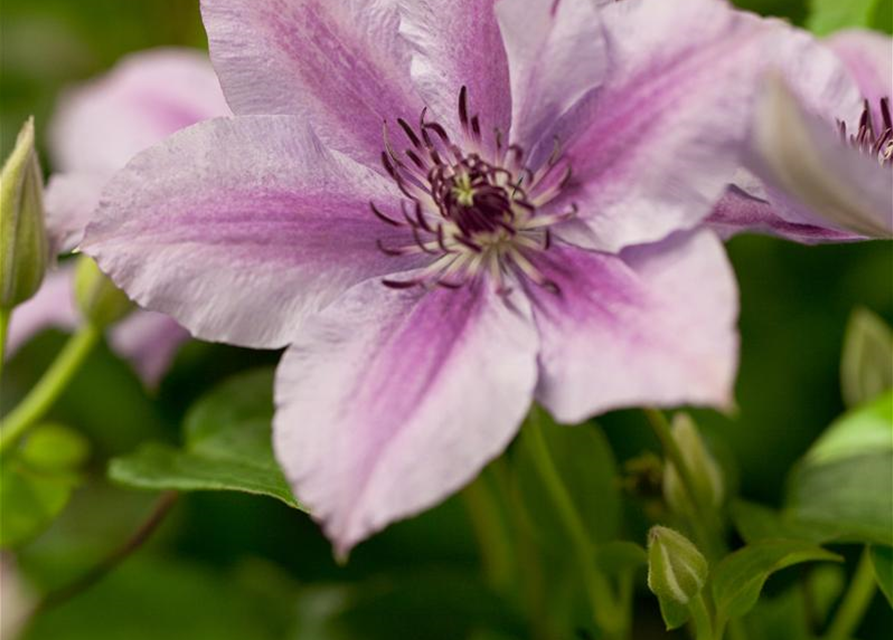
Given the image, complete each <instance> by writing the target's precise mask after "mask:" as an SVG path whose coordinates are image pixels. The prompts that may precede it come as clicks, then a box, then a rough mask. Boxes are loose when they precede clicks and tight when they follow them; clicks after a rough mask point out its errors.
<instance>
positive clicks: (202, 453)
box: [109, 369, 301, 509]
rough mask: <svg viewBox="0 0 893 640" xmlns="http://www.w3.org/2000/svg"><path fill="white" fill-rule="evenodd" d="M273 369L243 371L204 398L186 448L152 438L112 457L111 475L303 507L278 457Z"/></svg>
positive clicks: (192, 415)
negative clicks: (275, 450) (274, 442)
mask: <svg viewBox="0 0 893 640" xmlns="http://www.w3.org/2000/svg"><path fill="white" fill-rule="evenodd" d="M272 389H273V372H272V370H270V369H264V370H259V371H252V372H249V373H245V374H240V375H238V376H236V377H234V378H232V379H230V380H228V381H226V382H224V383H223V384H221V385H220V386H219V387H217V388H216V389H214V390H213V391H211V392H210V393H209V394H207V395H206V396H204V397H203V398H201V399H200V400H199V401H198V402H197V403H196V404H195V405H194V406H193V408H192V409H191V410H190V412H189V414H188V415H187V416H186V420H185V423H184V439H185V444H184V447H183V448H182V449H178V448H176V447H172V446H170V445H165V444H157V443H149V444H146V445H143V446H142V447H140V448H139V449H138V450H137V451H136V453H134V454H132V455H129V456H126V457H123V458H116V459H114V460H112V462H111V465H110V467H109V476H110V477H111V478H112V479H113V480H114V481H116V482H119V483H121V484H124V485H127V486H130V487H136V488H141V489H156V490H167V489H177V490H180V491H241V492H245V493H252V494H258V495H266V496H270V497H273V498H276V499H278V500H281V501H282V502H284V503H285V504H287V505H289V506H291V507H295V508H298V509H300V508H301V506H300V505H299V504H298V502H297V501H296V500H295V499H294V496H293V495H292V493H291V490H290V489H289V486H288V483H287V482H286V480H285V478H284V476H283V475H282V471H281V470H280V469H279V466H278V465H277V463H276V460H275V458H274V457H273V451H272V446H271V442H270V437H271V435H270V434H271V431H270V425H271V423H272V418H273V396H272Z"/></svg>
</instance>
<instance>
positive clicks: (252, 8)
mask: <svg viewBox="0 0 893 640" xmlns="http://www.w3.org/2000/svg"><path fill="white" fill-rule="evenodd" d="M202 15H203V17H204V23H205V28H206V29H207V31H208V39H209V43H210V47H211V59H212V60H213V61H214V66H215V68H216V69H217V73H218V74H219V76H220V82H221V84H222V85H223V90H224V92H225V94H226V98H227V100H228V101H229V104H230V106H231V107H232V108H233V111H235V112H236V114H239V115H242V114H290V115H296V116H300V117H301V118H302V119H303V120H305V121H306V122H308V123H310V124H311V125H312V126H313V128H314V131H315V132H316V133H317V134H318V135H319V136H320V138H321V139H322V140H323V141H324V142H325V143H326V144H327V145H329V146H331V147H333V148H335V149H338V150H340V151H343V152H346V153H349V154H350V155H352V156H353V157H354V158H357V159H358V160H361V161H363V162H366V163H368V164H375V165H376V166H377V163H378V158H379V155H380V154H381V151H382V122H384V121H385V120H389V121H393V120H394V119H395V118H397V117H400V116H402V117H404V118H412V119H415V118H417V117H418V114H419V113H420V111H421V108H422V102H421V100H419V99H418V98H417V97H416V95H415V94H414V90H413V88H412V82H411V79H410V71H409V67H410V60H409V47H408V44H407V43H406V42H405V41H403V39H402V38H401V37H400V36H399V33H398V29H399V22H400V20H399V15H398V13H397V9H396V2H395V1H393V0H203V2H202Z"/></svg>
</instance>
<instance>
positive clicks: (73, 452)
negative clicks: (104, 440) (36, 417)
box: [18, 424, 90, 471]
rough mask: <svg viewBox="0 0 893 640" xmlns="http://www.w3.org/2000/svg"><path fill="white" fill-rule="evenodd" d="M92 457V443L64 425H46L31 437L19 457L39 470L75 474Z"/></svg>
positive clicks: (38, 428)
mask: <svg viewBox="0 0 893 640" xmlns="http://www.w3.org/2000/svg"><path fill="white" fill-rule="evenodd" d="M89 455H90V443H89V442H87V439H86V438H84V436H82V435H81V434H80V433H78V432H77V431H74V430H73V429H69V428H68V427H65V426H62V425H60V424H43V425H40V426H38V427H35V429H34V430H33V431H32V432H31V433H30V434H28V437H27V439H26V440H25V441H24V443H23V444H22V446H21V449H20V450H19V452H18V456H19V458H21V459H22V460H23V461H24V462H26V463H27V464H29V465H30V466H33V467H35V468H38V469H45V470H49V471H72V470H74V469H77V468H78V467H80V466H81V465H83V464H84V463H85V462H86V461H87V458H88V456H89Z"/></svg>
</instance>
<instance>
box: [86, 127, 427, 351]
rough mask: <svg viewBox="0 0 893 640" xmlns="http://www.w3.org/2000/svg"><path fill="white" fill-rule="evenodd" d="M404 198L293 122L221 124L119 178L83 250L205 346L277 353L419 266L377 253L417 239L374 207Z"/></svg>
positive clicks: (154, 152) (184, 135)
mask: <svg viewBox="0 0 893 640" xmlns="http://www.w3.org/2000/svg"><path fill="white" fill-rule="evenodd" d="M394 190H395V189H394V187H393V185H392V183H391V182H390V181H389V180H387V179H386V178H383V177H382V176H380V175H379V174H377V173H375V172H374V171H372V170H371V169H367V168H365V167H363V166H361V165H359V164H357V163H356V162H354V161H353V160H350V159H349V158H347V157H345V156H343V155H342V154H339V153H337V152H333V151H332V152H330V151H328V150H326V149H325V148H324V147H323V146H322V145H321V144H320V142H319V140H317V139H316V137H315V136H314V135H313V134H312V133H311V132H310V131H309V129H307V127H306V125H305V124H304V123H303V122H301V121H300V120H299V119H297V118H293V117H290V116H244V117H239V118H233V119H218V120H211V121H207V122H203V123H201V124H198V125H195V126H194V127H192V128H190V129H187V130H185V131H182V132H180V133H178V134H175V135H174V136H172V137H171V138H168V140H167V141H165V142H164V143H162V144H161V145H159V146H156V147H154V148H152V149H150V150H148V151H146V152H144V153H142V154H140V155H139V156H137V157H136V158H135V159H134V160H133V161H132V162H131V163H130V164H129V165H128V167H127V168H126V169H125V170H124V171H122V172H120V173H119V174H118V175H117V176H116V177H115V178H114V179H113V180H112V182H111V183H110V184H109V186H108V187H107V189H106V191H105V194H104V196H103V202H102V204H101V205H100V207H99V209H98V212H97V216H96V218H95V219H94V222H93V223H92V224H91V225H90V226H89V227H88V229H87V234H86V237H85V240H84V243H83V249H84V251H85V252H87V253H88V254H90V255H92V256H94V257H95V258H96V259H97V261H98V263H99V265H100V267H101V268H102V269H103V270H104V271H105V272H106V273H108V274H109V275H111V276H112V278H113V279H114V280H115V282H116V283H117V284H118V285H119V286H120V287H121V288H122V289H124V290H125V291H126V292H127V293H128V294H129V295H130V296H131V297H132V298H133V299H134V300H136V302H137V303H139V304H140V305H141V306H143V307H146V308H148V309H152V310H155V311H160V312H162V313H165V314H167V315H170V316H172V317H173V318H175V319H176V320H177V321H178V322H179V323H180V324H181V325H183V326H184V327H186V328H187V329H189V330H190V331H191V332H192V333H193V335H195V336H197V337H199V338H203V339H207V340H217V341H223V342H229V343H234V344H241V345H245V346H252V347H280V346H284V345H285V344H287V343H289V342H290V341H291V339H292V338H293V337H294V332H295V331H296V330H297V327H298V325H299V323H300V319H301V317H302V316H304V315H305V314H307V313H313V312H315V311H316V310H318V309H319V308H321V307H323V306H325V305H326V304H327V303H328V302H330V301H331V300H333V299H334V298H335V297H337V296H338V295H339V294H340V293H341V292H343V291H345V290H346V289H348V288H349V287H351V286H352V285H354V284H356V283H357V282H360V281H362V280H364V279H366V278H370V277H373V276H376V275H381V274H385V273H393V272H396V271H399V270H401V269H405V268H409V267H414V266H416V263H415V262H413V260H414V259H413V258H396V257H391V256H387V255H385V254H384V253H382V252H381V251H380V250H379V249H378V247H377V246H376V241H381V242H383V243H384V244H385V245H387V246H389V247H395V246H406V245H409V244H412V240H411V238H406V237H405V236H404V233H405V231H404V229H403V228H395V227H393V226H389V225H387V224H385V223H383V222H381V221H380V220H378V219H377V218H375V216H373V215H372V213H371V211H370V208H369V200H370V199H375V200H376V201H377V202H378V204H379V205H380V206H382V207H383V208H385V209H387V208H388V205H389V204H390V203H391V202H393V200H394ZM392 215H394V214H393V213H392Z"/></svg>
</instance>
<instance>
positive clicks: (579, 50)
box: [496, 0, 608, 151]
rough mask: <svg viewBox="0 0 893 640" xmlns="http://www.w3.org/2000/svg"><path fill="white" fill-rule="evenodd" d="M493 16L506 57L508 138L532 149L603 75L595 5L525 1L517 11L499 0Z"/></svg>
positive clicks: (577, 0)
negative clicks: (509, 108) (509, 91)
mask: <svg viewBox="0 0 893 640" xmlns="http://www.w3.org/2000/svg"><path fill="white" fill-rule="evenodd" d="M496 15H497V17H498V18H499V26H500V29H501V31H502V37H503V39H504V40H505V46H506V50H507V51H508V57H509V71H510V73H511V84H512V140H513V141H514V142H516V143H518V144H520V145H521V147H523V148H525V149H527V150H528V151H532V150H533V148H534V146H535V144H536V143H537V142H539V141H540V138H541V137H542V135H543V132H544V131H545V130H547V129H548V128H549V126H550V125H551V123H552V122H553V121H554V120H556V119H557V118H558V117H560V116H562V115H564V114H565V113H566V112H567V111H568V109H570V108H571V107H572V106H573V105H574V104H575V103H576V102H577V101H579V100H580V98H582V97H583V96H584V95H585V94H586V93H587V92H588V91H590V90H591V89H593V88H594V87H596V86H597V85H598V84H599V83H600V82H601V81H602V80H603V79H604V77H605V74H606V72H607V64H608V58H607V45H606V42H605V38H604V35H603V34H602V30H601V29H602V27H601V22H600V20H599V16H598V9H597V7H596V6H595V4H594V3H593V2H592V0H563V1H562V2H555V0H531V1H529V2H525V3H524V8H523V10H519V7H518V3H517V2H514V1H512V0H501V1H500V2H498V3H497V5H496ZM548 143H549V144H550V145H551V140H549V141H548Z"/></svg>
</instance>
